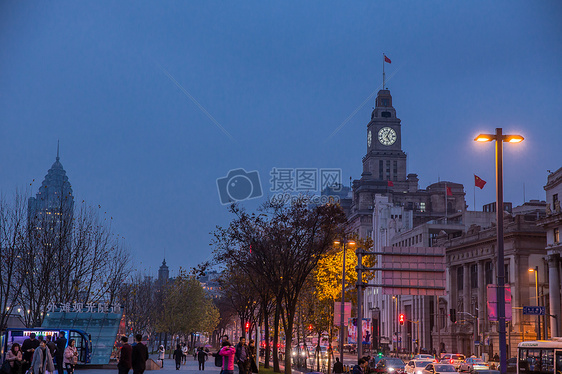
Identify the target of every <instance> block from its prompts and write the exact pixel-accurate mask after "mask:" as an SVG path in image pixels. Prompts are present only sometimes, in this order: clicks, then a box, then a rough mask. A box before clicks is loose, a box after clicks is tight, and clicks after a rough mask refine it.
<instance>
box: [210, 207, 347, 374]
mask: <svg viewBox="0 0 562 374" xmlns="http://www.w3.org/2000/svg"><path fill="white" fill-rule="evenodd" d="M231 211H232V212H233V213H234V214H235V215H236V218H235V219H234V220H233V221H232V222H231V224H230V226H229V227H228V229H221V228H219V229H218V230H217V231H216V232H215V234H216V235H215V238H216V242H215V244H216V246H217V250H216V259H217V260H218V261H222V262H224V263H226V264H229V263H230V264H236V265H238V266H239V267H240V268H242V269H245V271H246V272H247V273H248V274H250V276H254V277H259V278H260V280H261V281H263V282H265V283H267V285H268V287H269V288H270V289H271V291H272V293H273V294H274V295H275V300H276V310H275V316H274V325H275V326H274V344H273V349H274V361H273V365H274V371H276V372H279V364H278V361H277V356H278V355H277V340H278V335H277V331H278V329H277V327H278V324H279V319H281V320H282V321H283V329H284V333H285V338H286V342H285V343H286V345H285V372H288V373H289V374H290V372H291V369H290V367H291V354H290V353H291V343H292V334H293V328H294V318H295V312H296V307H297V303H298V297H299V293H300V291H301V289H302V287H303V286H304V284H305V282H306V281H307V278H308V276H309V274H310V273H311V272H312V270H313V269H314V268H315V267H316V265H317V264H318V261H319V259H320V257H321V256H322V255H323V254H325V253H327V252H328V251H329V250H330V249H331V248H332V242H333V239H334V237H335V236H336V235H337V234H339V233H340V232H341V231H342V227H341V226H342V225H343V224H344V223H345V222H346V220H345V215H344V213H343V211H342V209H341V208H340V207H339V206H337V205H331V204H328V205H322V206H316V207H309V206H308V205H307V203H306V201H304V200H303V201H296V202H293V203H292V204H291V205H276V204H267V205H265V206H264V208H263V209H262V210H261V213H260V214H259V215H256V214H248V213H246V212H245V211H244V210H243V209H240V208H239V207H238V206H236V205H233V206H232V208H231Z"/></svg>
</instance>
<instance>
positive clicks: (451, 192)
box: [447, 186, 453, 196]
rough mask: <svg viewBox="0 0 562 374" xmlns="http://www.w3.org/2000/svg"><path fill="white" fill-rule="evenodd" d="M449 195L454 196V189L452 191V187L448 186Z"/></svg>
mask: <svg viewBox="0 0 562 374" xmlns="http://www.w3.org/2000/svg"><path fill="white" fill-rule="evenodd" d="M447 196H453V191H451V187H449V186H447Z"/></svg>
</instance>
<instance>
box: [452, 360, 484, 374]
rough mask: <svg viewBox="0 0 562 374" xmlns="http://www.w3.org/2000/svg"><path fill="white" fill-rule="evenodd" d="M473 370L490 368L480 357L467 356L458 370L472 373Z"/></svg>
mask: <svg viewBox="0 0 562 374" xmlns="http://www.w3.org/2000/svg"><path fill="white" fill-rule="evenodd" d="M474 370H490V365H488V363H487V362H484V360H482V359H481V358H476V357H469V358H467V359H466V360H465V361H464V362H461V364H460V366H459V371H468V372H469V373H472V372H473V371H474Z"/></svg>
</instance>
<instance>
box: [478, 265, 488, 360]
mask: <svg viewBox="0 0 562 374" xmlns="http://www.w3.org/2000/svg"><path fill="white" fill-rule="evenodd" d="M486 292H487V288H486V274H485V272H484V261H478V310H477V311H476V316H477V317H478V321H477V322H478V329H477V332H478V336H479V337H478V340H480V349H478V350H477V352H479V353H482V349H481V347H482V346H483V345H484V339H483V336H482V331H484V327H483V322H484V320H485V318H486V310H487V306H486V297H487V295H486Z"/></svg>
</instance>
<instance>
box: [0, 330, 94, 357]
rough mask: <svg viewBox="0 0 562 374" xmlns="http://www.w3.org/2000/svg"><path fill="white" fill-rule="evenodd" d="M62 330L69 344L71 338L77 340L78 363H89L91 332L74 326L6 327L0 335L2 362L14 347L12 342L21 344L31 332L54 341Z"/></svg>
mask: <svg viewBox="0 0 562 374" xmlns="http://www.w3.org/2000/svg"><path fill="white" fill-rule="evenodd" d="M61 331H64V332H65V337H66V340H67V345H68V342H69V341H70V339H74V340H75V341H76V349H77V350H78V364H89V363H90V359H91V355H92V338H91V336H90V335H89V334H87V333H86V332H84V331H82V330H78V329H74V328H72V329H71V328H62V329H56V330H55V329H48V328H29V329H28V328H9V329H6V330H5V331H4V332H3V333H2V336H1V337H0V343H1V345H0V362H4V360H5V358H6V354H7V353H8V350H9V349H10V348H11V347H12V344H14V343H19V345H20V346H21V345H22V344H23V341H24V340H25V339H27V338H29V335H31V333H35V335H36V336H37V338H39V336H44V337H45V338H46V337H47V336H50V337H51V340H52V341H53V342H54V341H56V340H57V339H58V337H59V333H60V332H61Z"/></svg>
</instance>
